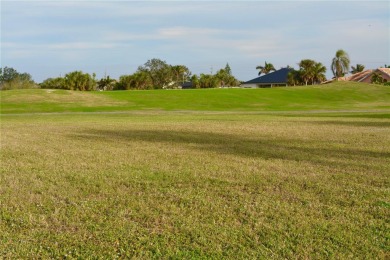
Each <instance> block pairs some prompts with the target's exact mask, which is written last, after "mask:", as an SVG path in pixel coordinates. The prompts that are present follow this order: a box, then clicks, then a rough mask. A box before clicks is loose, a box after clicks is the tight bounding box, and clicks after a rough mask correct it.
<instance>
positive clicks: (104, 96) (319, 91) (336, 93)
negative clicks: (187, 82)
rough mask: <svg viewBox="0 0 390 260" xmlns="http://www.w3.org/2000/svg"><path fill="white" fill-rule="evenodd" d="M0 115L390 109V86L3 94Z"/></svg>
mask: <svg viewBox="0 0 390 260" xmlns="http://www.w3.org/2000/svg"><path fill="white" fill-rule="evenodd" d="M0 98H1V112H2V113H31V112H64V111H68V112H99V111H129V110H196V111H199V110H201V111H305V110H354V109H355V110H357V109H360V110H366V109H390V88H389V87H385V86H379V85H369V84H363V83H351V82H348V83H346V82H339V83H333V84H329V85H322V86H309V87H289V88H273V89H204V90H159V91H111V92H74V91H64V90H13V91H2V92H0Z"/></svg>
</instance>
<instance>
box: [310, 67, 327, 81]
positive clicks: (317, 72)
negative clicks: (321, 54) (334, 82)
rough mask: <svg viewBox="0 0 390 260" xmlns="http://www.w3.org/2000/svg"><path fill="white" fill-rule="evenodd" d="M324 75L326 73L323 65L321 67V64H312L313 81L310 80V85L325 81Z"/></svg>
mask: <svg viewBox="0 0 390 260" xmlns="http://www.w3.org/2000/svg"><path fill="white" fill-rule="evenodd" d="M325 73H326V67H325V66H324V65H322V63H321V62H317V63H315V64H314V67H313V79H312V83H313V84H315V83H317V84H318V83H321V82H323V81H325V80H326V76H325Z"/></svg>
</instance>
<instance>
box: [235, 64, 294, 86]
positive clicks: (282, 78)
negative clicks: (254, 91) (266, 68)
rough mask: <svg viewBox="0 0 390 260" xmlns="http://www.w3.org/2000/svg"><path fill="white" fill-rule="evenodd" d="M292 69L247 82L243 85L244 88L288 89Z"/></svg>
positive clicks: (284, 69) (282, 69) (281, 70)
mask: <svg viewBox="0 0 390 260" xmlns="http://www.w3.org/2000/svg"><path fill="white" fill-rule="evenodd" d="M291 70H292V68H281V69H280V70H277V71H273V72H271V73H268V74H266V75H263V76H260V77H257V78H255V79H252V80H249V81H246V82H244V83H242V84H241V87H243V88H272V87H287V75H288V73H289V72H290V71H291Z"/></svg>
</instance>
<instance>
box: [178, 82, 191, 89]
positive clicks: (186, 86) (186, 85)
mask: <svg viewBox="0 0 390 260" xmlns="http://www.w3.org/2000/svg"><path fill="white" fill-rule="evenodd" d="M179 88H181V89H191V88H194V87H193V84H192V82H191V81H188V82H183V83H181V84H180V85H179Z"/></svg>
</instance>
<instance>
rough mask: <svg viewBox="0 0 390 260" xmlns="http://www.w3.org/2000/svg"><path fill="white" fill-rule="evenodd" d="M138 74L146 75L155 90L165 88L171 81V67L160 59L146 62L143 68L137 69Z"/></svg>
mask: <svg viewBox="0 0 390 260" xmlns="http://www.w3.org/2000/svg"><path fill="white" fill-rule="evenodd" d="M138 72H145V73H147V74H148V75H149V77H150V79H151V80H152V84H153V88H155V89H162V88H165V87H167V86H169V85H170V84H171V83H172V81H173V73H172V69H171V66H170V65H168V64H167V63H166V62H165V61H162V60H160V59H151V60H148V61H147V62H146V63H145V64H144V66H140V67H138Z"/></svg>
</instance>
